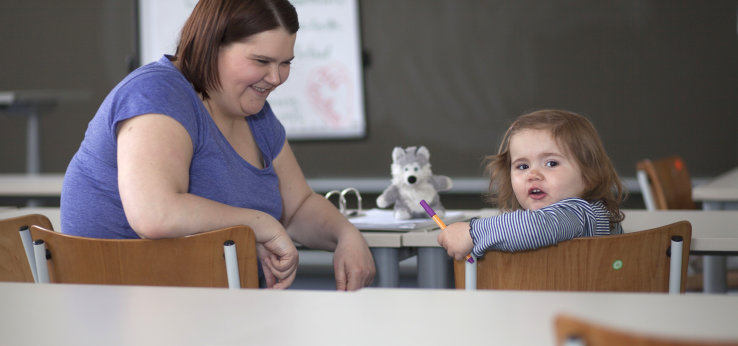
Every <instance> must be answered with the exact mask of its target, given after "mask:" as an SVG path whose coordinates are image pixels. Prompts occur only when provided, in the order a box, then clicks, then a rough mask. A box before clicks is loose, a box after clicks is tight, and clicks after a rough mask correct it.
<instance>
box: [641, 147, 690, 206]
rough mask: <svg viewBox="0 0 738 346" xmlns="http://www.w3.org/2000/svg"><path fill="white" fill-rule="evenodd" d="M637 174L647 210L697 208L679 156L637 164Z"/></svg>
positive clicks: (685, 170)
mask: <svg viewBox="0 0 738 346" xmlns="http://www.w3.org/2000/svg"><path fill="white" fill-rule="evenodd" d="M636 173H637V177H638V185H639V186H640V188H641V193H642V194H643V200H644V202H645V203H646V209H647V210H666V209H697V206H696V205H695V203H694V201H693V200H692V180H691V178H690V177H689V172H688V171H687V165H685V164H684V161H683V160H682V158H681V157H679V156H669V157H664V158H660V159H657V160H649V159H644V160H641V161H638V162H637V163H636Z"/></svg>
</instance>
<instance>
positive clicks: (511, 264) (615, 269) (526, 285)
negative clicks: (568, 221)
mask: <svg viewBox="0 0 738 346" xmlns="http://www.w3.org/2000/svg"><path fill="white" fill-rule="evenodd" d="M674 236H680V237H682V252H681V255H682V256H681V266H680V268H679V270H680V271H677V272H681V276H680V280H679V282H678V284H679V287H680V289H679V291H680V292H684V290H685V280H684V278H685V276H686V273H687V261H688V259H689V247H690V244H691V238H692V226H691V225H690V223H689V222H687V221H679V222H676V223H673V224H670V225H666V226H661V227H657V228H654V229H650V230H644V231H638V232H632V233H625V234H618V235H609V236H597V237H582V238H575V239H571V240H567V241H564V242H561V243H558V244H556V245H553V246H549V247H545V248H540V249H535V250H529V251H520V252H502V251H488V252H487V253H486V254H485V255H484V256H483V257H482V258H479V259H477V264H476V265H477V271H476V275H477V289H506V290H547V291H608V292H616V291H625V292H669V276H670V270H671V265H670V251H671V240H672V237H674ZM454 278H455V282H456V288H465V287H464V286H465V262H464V261H455V262H454Z"/></svg>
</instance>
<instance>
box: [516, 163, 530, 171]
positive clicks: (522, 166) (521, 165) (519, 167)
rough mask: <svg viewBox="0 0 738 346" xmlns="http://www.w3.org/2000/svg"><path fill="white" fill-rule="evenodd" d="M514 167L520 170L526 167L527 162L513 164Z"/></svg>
mask: <svg viewBox="0 0 738 346" xmlns="http://www.w3.org/2000/svg"><path fill="white" fill-rule="evenodd" d="M515 169H518V170H521V171H522V170H524V169H528V164H527V163H521V164H519V165H517V166H515Z"/></svg>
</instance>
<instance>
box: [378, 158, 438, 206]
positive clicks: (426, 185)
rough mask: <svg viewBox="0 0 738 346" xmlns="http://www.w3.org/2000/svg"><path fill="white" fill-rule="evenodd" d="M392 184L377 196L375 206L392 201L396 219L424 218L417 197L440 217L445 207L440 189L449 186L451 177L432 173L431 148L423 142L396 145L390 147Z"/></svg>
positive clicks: (390, 203) (388, 204) (385, 204)
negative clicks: (423, 144) (402, 145)
mask: <svg viewBox="0 0 738 346" xmlns="http://www.w3.org/2000/svg"><path fill="white" fill-rule="evenodd" d="M390 167H391V170H392V184H391V185H390V186H389V187H387V188H386V189H385V190H384V192H382V194H381V195H379V197H377V207H379V208H387V207H389V206H390V205H392V204H394V205H395V219H398V220H406V219H418V218H427V217H428V214H426V212H425V210H424V209H423V207H422V206H420V201H421V200H425V201H426V202H427V203H428V205H430V207H431V208H433V210H434V211H435V212H436V214H438V216H439V217H443V215H444V214H445V212H446V210H445V208H443V205H442V204H441V197H440V196H439V195H438V192H440V191H448V190H450V189H451V186H452V182H451V178H449V177H447V176H444V175H433V172H431V165H430V152H428V149H427V148H426V147H424V146H421V147H407V148H406V149H403V148H400V147H395V149H394V150H392V165H391V166H390Z"/></svg>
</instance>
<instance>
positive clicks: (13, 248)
mask: <svg viewBox="0 0 738 346" xmlns="http://www.w3.org/2000/svg"><path fill="white" fill-rule="evenodd" d="M33 225H38V226H41V227H44V228H48V229H51V228H52V226H51V221H49V219H48V218H47V217H46V216H44V215H40V214H28V215H23V216H18V217H13V218H8V219H4V220H0V281H13V282H33V281H34V277H33V271H32V270H31V267H30V265H29V258H28V256H27V254H26V251H25V247H24V245H23V243H22V241H21V236H20V233H19V232H18V231H19V229H21V227H26V228H30V227H31V226H33ZM29 239H30V238H29ZM28 245H29V246H30V245H31V244H28ZM30 249H32V248H30Z"/></svg>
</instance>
